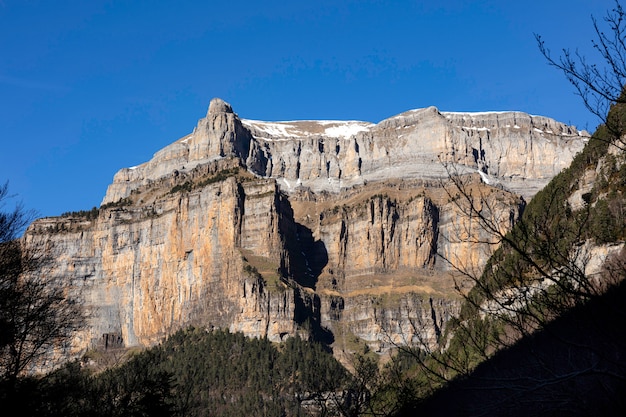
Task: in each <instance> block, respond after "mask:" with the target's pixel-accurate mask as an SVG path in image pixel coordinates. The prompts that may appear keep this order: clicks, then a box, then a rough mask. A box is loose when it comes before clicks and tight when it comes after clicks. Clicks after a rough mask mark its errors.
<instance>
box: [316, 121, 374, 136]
mask: <svg viewBox="0 0 626 417" xmlns="http://www.w3.org/2000/svg"><path fill="white" fill-rule="evenodd" d="M368 130H369V127H368V126H363V125H360V124H344V125H339V126H333V127H328V128H326V129H325V130H324V134H325V135H326V136H330V137H331V138H350V137H352V136H354V135H356V134H357V133H359V132H367V131H368Z"/></svg>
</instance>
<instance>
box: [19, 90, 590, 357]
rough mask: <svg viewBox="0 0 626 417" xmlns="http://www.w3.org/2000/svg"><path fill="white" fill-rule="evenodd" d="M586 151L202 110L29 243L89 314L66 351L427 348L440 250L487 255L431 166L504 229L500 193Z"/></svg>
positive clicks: (406, 119) (447, 285)
mask: <svg viewBox="0 0 626 417" xmlns="http://www.w3.org/2000/svg"><path fill="white" fill-rule="evenodd" d="M585 138H586V136H584V134H582V133H579V132H577V131H576V129H575V128H573V127H568V126H565V125H563V124H561V123H558V122H556V121H553V120H551V119H547V118H544V117H537V116H529V115H526V114H523V113H514V112H510V113H486V114H456V113H441V112H439V111H438V110H437V109H436V108H434V107H431V108H427V109H420V110H413V111H409V112H406V113H403V114H401V115H398V116H395V117H392V118H389V119H387V120H384V121H382V122H380V123H378V124H372V123H367V122H359V121H348V122H343V121H293V122H261V121H253V120H246V119H240V118H239V117H238V116H237V115H236V114H235V113H234V112H233V110H232V108H231V106H230V105H228V104H227V103H225V102H224V101H222V100H220V99H214V100H212V101H211V103H210V106H209V111H208V113H207V116H206V117H205V118H203V119H201V120H200V121H199V122H198V124H197V126H196V128H195V129H194V130H193V132H192V133H191V134H189V135H186V136H184V137H183V138H181V139H179V140H177V141H176V142H174V143H173V144H171V145H169V146H167V147H165V148H163V149H162V150H160V151H158V152H157V153H156V154H155V155H154V157H153V158H152V159H151V160H150V161H148V162H145V163H143V164H141V165H139V166H136V167H132V168H124V169H122V170H120V171H119V172H118V173H117V174H116V175H115V177H114V180H113V183H112V184H111V185H110V186H109V188H108V190H107V192H106V195H105V197H104V199H103V207H102V208H101V209H100V211H99V214H98V216H97V218H87V217H85V216H82V217H81V216H80V215H75V216H70V217H62V218H47V219H40V220H38V221H37V222H35V223H34V224H33V225H32V226H31V228H30V229H29V230H28V232H27V234H26V240H27V241H28V239H34V238H35V237H37V238H38V239H39V238H41V237H43V238H44V239H47V240H48V241H49V242H50V243H51V244H52V251H54V254H53V255H54V257H55V259H56V263H55V265H54V266H53V271H52V273H53V274H60V275H63V276H67V277H68V282H78V283H79V286H78V287H77V289H78V290H79V291H80V292H81V294H82V297H83V298H84V300H85V302H86V304H87V305H88V306H89V308H90V309H91V311H92V312H93V314H92V317H91V322H90V326H89V328H88V330H87V331H86V332H85V333H84V334H82V335H81V336H80V337H79V338H78V339H77V340H76V348H77V349H78V350H80V349H84V348H87V347H89V346H94V345H98V344H99V343H102V342H101V341H102V340H107V341H108V340H110V339H111V337H113V339H114V340H115V341H116V343H118V344H119V343H123V344H124V345H125V346H133V345H140V346H147V345H150V344H153V343H155V342H157V341H158V340H160V339H161V338H162V337H164V336H166V335H168V334H171V333H172V332H174V331H176V330H178V329H179V328H181V327H184V326H186V325H189V324H197V325H202V326H217V327H223V328H229V329H230V330H232V331H243V332H244V333H246V334H247V335H250V336H267V337H269V338H270V339H271V340H275V341H280V340H282V339H283V338H284V337H285V336H287V335H293V334H295V333H297V332H300V331H304V330H303V329H309V330H311V331H313V333H314V334H315V335H316V336H317V337H319V338H320V339H321V340H323V341H325V342H327V343H329V344H330V343H332V344H334V346H336V347H337V348H338V349H343V348H345V346H346V344H345V340H346V338H348V339H349V338H353V337H354V336H356V337H358V338H359V339H361V340H364V341H366V342H367V343H368V344H369V345H370V346H372V347H374V348H375V349H377V350H379V351H384V350H385V349H386V348H387V347H389V345H390V343H392V342H395V343H403V342H406V341H410V340H416V339H419V340H426V341H428V342H429V343H431V344H436V342H437V337H438V335H439V333H440V331H441V328H442V326H443V325H444V324H445V322H446V321H447V320H448V319H449V318H450V317H451V316H453V315H455V314H456V312H457V310H458V308H459V300H458V294H456V293H455V292H454V288H453V287H454V284H453V281H452V278H451V271H450V270H449V268H448V267H447V265H446V263H445V262H442V261H441V258H440V257H438V254H440V255H443V256H444V257H445V258H447V259H451V260H454V261H460V262H463V263H464V265H467V266H468V267H471V268H474V269H477V270H479V269H480V268H482V266H483V265H484V262H485V261H486V259H487V257H488V256H489V254H490V253H491V251H492V250H493V249H494V248H492V247H490V246H489V245H486V244H485V245H482V246H481V245H477V244H469V243H468V239H466V238H468V237H469V238H473V240H475V241H484V240H485V236H482V233H484V232H483V231H481V230H478V229H477V228H476V226H475V225H472V224H471V222H466V221H465V220H463V217H462V216H460V213H459V209H458V207H457V206H456V204H455V203H454V201H452V200H451V198H450V197H449V196H448V195H447V194H446V193H445V191H443V189H442V186H443V185H445V179H446V178H447V175H448V173H447V171H446V169H445V168H444V165H443V163H454V164H456V165H455V166H456V169H457V170H458V171H461V172H466V173H472V174H471V178H472V181H473V182H472V183H471V184H472V187H475V188H476V189H477V190H478V191H480V192H481V194H482V196H483V198H484V199H485V200H486V201H488V204H487V205H486V206H485V207H489V208H490V209H491V210H494V212H493V213H492V214H493V215H494V216H497V217H498V218H500V219H501V222H502V224H503V225H504V226H503V227H509V226H510V224H511V221H514V220H515V219H516V218H517V217H518V216H519V214H520V211H521V209H522V208H523V200H521V199H520V197H519V196H518V195H515V194H513V193H511V192H509V191H507V190H506V189H505V188H509V189H511V190H523V191H524V192H523V193H522V194H523V195H524V196H525V197H526V198H530V197H532V195H534V192H535V191H536V190H537V189H538V187H541V186H543V184H545V183H546V182H547V181H549V179H551V178H552V176H554V175H555V174H556V173H557V172H558V171H559V170H560V169H561V168H562V167H565V166H567V165H568V164H569V162H570V161H571V158H572V157H573V156H574V154H575V153H576V152H577V151H578V150H580V149H581V148H582V146H583V143H584V141H585ZM477 171H478V172H477ZM498 184H500V186H499V187H493V186H492V185H498ZM103 337H104V338H103ZM113 339H111V340H113Z"/></svg>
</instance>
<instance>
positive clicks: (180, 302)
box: [28, 177, 298, 346]
mask: <svg viewBox="0 0 626 417" xmlns="http://www.w3.org/2000/svg"><path fill="white" fill-rule="evenodd" d="M275 191H276V189H275V184H274V183H273V182H272V181H264V180H261V181H248V182H244V183H239V182H237V181H236V180H235V178H233V177H231V178H228V179H226V180H224V181H222V182H217V183H215V184H211V185H207V186H205V187H203V188H201V189H199V190H194V191H192V192H182V193H181V192H179V193H174V194H168V195H166V196H164V197H163V198H162V199H160V200H158V201H156V202H155V203H153V204H151V205H150V206H149V207H145V206H124V207H113V208H108V209H104V210H101V212H100V215H99V216H98V218H97V219H95V220H92V221H85V220H81V219H80V218H76V219H72V218H69V219H68V218H65V219H63V218H61V219H58V218H54V219H42V220H40V221H38V222H36V223H35V224H34V225H33V226H31V228H30V229H29V231H28V235H32V236H36V235H40V234H44V233H45V234H48V236H49V238H50V240H51V243H52V248H53V250H54V258H55V259H56V262H55V264H54V273H55V274H59V275H68V276H72V277H74V278H76V277H78V278H81V281H82V286H83V291H82V294H83V298H84V299H85V302H86V304H87V305H88V306H90V307H91V309H92V310H93V315H92V319H91V323H90V327H91V328H90V329H89V335H87V336H85V339H84V340H83V342H84V343H87V344H88V343H94V342H97V341H98V340H100V337H101V335H102V334H105V333H113V334H119V335H121V337H122V338H123V340H124V343H125V344H126V345H128V346H132V345H149V344H151V343H154V342H156V341H158V340H159V339H160V338H162V337H164V336H166V335H167V334H169V333H171V332H172V331H175V330H177V329H179V328H181V327H183V326H184V325H188V324H193V323H199V322H200V323H203V324H205V325H215V326H219V327H226V328H230V329H232V330H241V331H245V332H246V333H247V334H249V335H253V336H268V337H269V338H271V339H276V340H279V339H280V335H281V334H284V333H290V334H292V333H293V332H294V329H295V323H294V320H293V318H294V310H295V308H294V304H295V302H296V301H295V300H294V298H295V297H297V296H298V294H297V293H296V291H294V290H293V289H289V288H286V287H285V288H282V289H281V291H274V292H269V291H268V290H267V288H266V286H265V283H264V281H263V280H262V279H260V278H259V277H258V276H256V275H255V274H251V273H249V272H246V268H245V264H246V261H245V259H244V257H243V256H242V251H245V250H247V251H254V252H255V254H257V256H259V257H261V258H265V259H267V262H269V263H272V264H275V265H280V263H281V260H280V257H281V247H282V242H281V239H282V238H281V236H280V235H279V233H278V224H279V222H280V219H279V217H280V214H279V213H278V211H277V210H275V209H274V210H267V207H273V206H275V204H276V202H275V199H276V195H277V194H276V192H275ZM259 205H261V206H263V207H264V209H263V210H258V209H256V207H257V206H259ZM59 224H61V227H59ZM53 229H54V230H59V229H61V230H62V231H60V232H57V233H52V230H53Z"/></svg>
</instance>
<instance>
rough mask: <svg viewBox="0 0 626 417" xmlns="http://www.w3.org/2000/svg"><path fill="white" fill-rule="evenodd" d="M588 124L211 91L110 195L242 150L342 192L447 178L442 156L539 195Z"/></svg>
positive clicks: (302, 183)
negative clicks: (261, 109)
mask: <svg viewBox="0 0 626 417" xmlns="http://www.w3.org/2000/svg"><path fill="white" fill-rule="evenodd" d="M588 136H589V135H588V133H587V132H584V131H582V132H579V131H578V130H577V129H576V128H575V127H573V126H568V125H565V124H563V123H560V122H558V121H555V120H553V119H550V118H548V117H543V116H531V115H529V114H526V113H522V112H489V113H485V112H481V113H460V112H459V113H455V112H440V111H439V109H437V108H436V107H434V106H431V107H427V108H423V109H414V110H409V111H406V112H403V113H401V114H398V115H395V116H392V117H390V118H388V119H385V120H382V121H381V122H379V123H377V124H374V123H370V122H365V121H331V120H317V121H316V120H300V121H283V122H267V121H259V120H252V119H244V118H240V117H239V116H238V115H237V114H236V113H234V112H233V109H232V107H231V106H230V104H228V103H226V102H225V101H224V100H222V99H219V98H214V99H212V100H211V102H210V105H209V109H208V112H207V116H206V117H205V118H203V119H200V120H199V121H198V124H197V126H196V128H195V129H194V130H193V132H192V133H191V134H189V135H186V136H184V137H183V138H181V139H179V140H177V141H176V142H174V143H172V144H171V145H169V146H167V147H165V148H163V149H162V150H160V151H159V152H157V153H156V154H155V155H154V157H153V158H152V160H150V161H148V162H146V163H143V164H141V165H139V166H137V167H133V169H128V168H124V169H122V170H120V171H119V172H118V173H117V174H116V175H115V177H114V180H113V184H111V186H110V187H109V189H108V190H107V193H106V196H105V197H104V199H103V201H102V203H103V204H104V203H112V202H115V201H118V200H120V199H122V198H125V197H127V196H128V195H129V194H130V193H131V192H132V191H133V190H134V189H136V188H137V187H140V186H142V185H145V184H147V183H149V182H151V181H156V180H158V179H159V178H164V177H167V176H169V175H171V174H172V172H174V171H177V172H181V171H185V170H191V169H194V168H195V167H197V166H198V165H201V164H204V163H208V162H210V161H213V160H216V159H220V158H238V159H239V160H240V161H241V165H243V166H245V167H247V169H248V170H249V171H250V172H251V173H253V174H255V175H257V176H260V177H269V178H274V179H275V180H276V181H277V182H278V184H279V186H280V187H281V188H282V189H283V190H284V191H286V192H291V191H294V190H295V189H296V188H300V187H308V188H310V189H311V190H313V191H321V190H326V191H331V192H339V191H341V190H342V189H345V188H347V187H352V186H355V185H359V184H364V183H366V182H368V181H384V180H388V179H390V178H400V179H401V178H405V179H416V178H417V179H419V178H421V179H440V178H442V177H445V176H446V175H447V172H446V170H445V168H444V166H443V165H442V163H454V164H458V165H459V166H461V167H463V169H468V170H470V171H475V172H476V171H478V172H481V173H482V174H481V175H483V177H484V178H486V179H487V180H488V181H490V182H491V183H493V184H496V183H499V184H501V185H502V186H504V187H506V188H509V189H511V190H513V191H515V192H517V193H520V194H522V195H523V196H524V197H525V198H527V199H529V198H532V196H533V195H534V194H535V193H536V192H537V191H538V190H539V189H540V188H541V187H543V186H544V185H545V184H546V183H547V181H548V180H549V179H550V178H552V177H553V176H554V175H555V174H556V173H558V172H559V171H560V170H561V169H563V168H564V167H566V166H567V165H568V164H569V162H570V161H571V159H572V158H573V156H574V155H575V154H576V153H577V152H579V151H580V150H581V149H582V147H583V145H584V142H585V141H586V139H587V138H588Z"/></svg>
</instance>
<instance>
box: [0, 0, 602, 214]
mask: <svg viewBox="0 0 626 417" xmlns="http://www.w3.org/2000/svg"><path fill="white" fill-rule="evenodd" d="M613 6H614V2H613V1H612V0H611V1H610V0H596V1H589V0H567V1H560V0H559V1H551V0H541V1H538V0H527V1H503V0H493V1H475V2H471V1H455V0H448V1H445V2H438V1H432V0H429V1H364V0H358V1H324V0H316V1H237V0H231V1H184V0H180V1H171V2H167V1H147V0H146V1H139V0H133V1H131V0H128V1H103V0H89V1H86V0H80V1H64V0H58V1H52V0H49V1H29V0H0V57H1V58H0V140H1V143H2V146H1V147H0V182H4V181H6V180H8V181H9V184H10V187H11V190H12V191H13V192H14V193H17V194H19V197H20V199H21V200H22V202H23V204H24V205H25V206H26V207H27V208H29V209H34V210H36V211H37V212H38V213H39V215H41V216H50V215H59V214H61V213H62V212H65V211H76V210H83V209H84V210H88V209H90V208H91V207H93V206H98V205H99V204H100V201H101V199H102V197H103V196H104V193H105V191H106V187H107V185H108V184H109V183H110V182H111V180H112V178H113V175H114V174H115V172H116V171H117V170H118V169H120V168H122V167H127V166H133V165H137V164H139V163H142V162H144V161H146V160H148V159H150V158H151V156H152V154H153V153H154V152H156V151H157V150H159V149H160V148H162V147H163V146H165V145H167V144H169V143H171V142H173V141H175V140H176V139H178V138H180V137H181V136H183V135H185V134H187V133H190V132H191V130H192V129H193V127H194V126H195V124H196V122H197V120H198V119H199V118H201V117H203V116H204V115H205V113H206V110H207V107H208V104H209V101H210V100H211V98H213V97H220V98H222V99H224V100H226V101H228V102H229V103H230V104H231V105H232V106H233V108H234V110H235V112H237V113H238V114H239V115H240V116H241V117H244V118H250V119H261V120H294V119H338V120H346V119H348V120H365V121H370V122H378V121H380V120H382V119H385V118H387V117H390V116H393V115H394V114H397V113H400V112H403V111H406V110H409V109H415V108H421V107H427V106H431V105H434V106H437V107H438V108H439V109H440V110H442V111H491V110H494V111H502V110H518V111H524V112H528V113H531V114H539V115H545V116H549V117H552V118H555V119H557V120H559V121H562V122H565V123H570V124H574V125H576V126H577V127H579V128H587V129H588V130H590V131H593V130H594V129H595V127H596V126H597V124H598V121H597V120H596V119H594V118H593V116H591V115H590V114H589V113H588V112H587V111H586V110H585V109H584V107H583V105H582V103H581V101H580V99H579V98H578V97H577V96H575V95H574V90H573V88H572V87H571V86H570V85H569V84H568V83H567V81H566V80H565V78H564V77H563V75H562V74H560V73H559V72H557V70H555V69H553V68H551V67H549V66H548V65H547V64H546V62H545V60H544V58H543V57H542V56H541V54H540V53H539V51H538V49H537V45H536V42H535V39H534V35H533V34H534V33H538V34H541V35H542V36H543V37H544V39H545V41H546V42H547V44H548V45H549V46H550V47H552V49H553V50H554V51H555V52H558V51H559V50H560V48H564V47H566V48H571V49H575V48H579V49H580V50H581V51H582V52H583V53H587V54H589V55H592V52H591V39H592V38H593V28H592V25H591V16H592V15H593V16H595V17H597V18H599V19H601V18H602V17H603V16H605V15H606V11H607V10H609V9H611V8H612V7H613Z"/></svg>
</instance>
